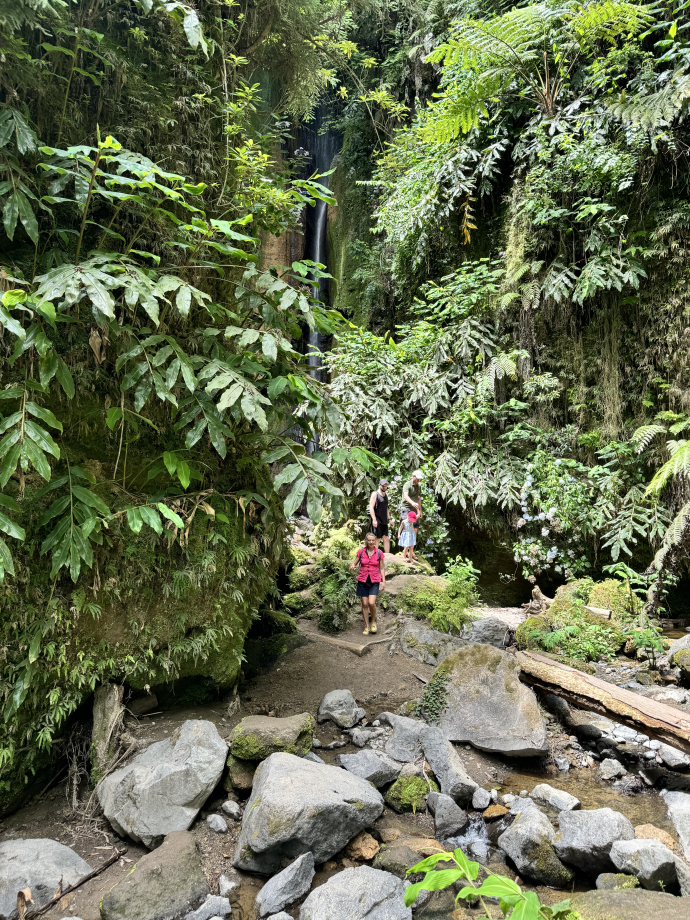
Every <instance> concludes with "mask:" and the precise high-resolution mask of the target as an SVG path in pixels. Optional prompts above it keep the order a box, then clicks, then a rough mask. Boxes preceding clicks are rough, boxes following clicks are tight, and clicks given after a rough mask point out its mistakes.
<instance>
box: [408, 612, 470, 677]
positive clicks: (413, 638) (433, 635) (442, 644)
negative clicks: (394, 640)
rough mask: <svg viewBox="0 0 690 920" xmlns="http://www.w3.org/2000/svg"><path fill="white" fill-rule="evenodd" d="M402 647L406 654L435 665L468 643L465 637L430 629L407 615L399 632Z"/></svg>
mask: <svg viewBox="0 0 690 920" xmlns="http://www.w3.org/2000/svg"><path fill="white" fill-rule="evenodd" d="M399 638H400V647H401V648H402V650H403V652H405V654H406V655H409V656H410V657H411V658H414V659H416V660H417V661H420V662H421V663H422V664H430V665H433V666H434V667H435V666H436V665H439V664H440V663H441V662H442V661H444V660H445V659H446V658H447V657H448V655H450V654H451V653H452V652H456V651H457V650H458V649H460V648H463V646H465V645H467V642H466V641H465V640H464V639H459V638H456V637H455V636H449V635H448V634H447V633H442V632H438V631H437V630H435V629H429V628H428V627H426V626H424V624H423V623H422V622H420V621H419V620H413V619H412V618H411V617H405V618H403V620H402V624H401V627H400V632H399Z"/></svg>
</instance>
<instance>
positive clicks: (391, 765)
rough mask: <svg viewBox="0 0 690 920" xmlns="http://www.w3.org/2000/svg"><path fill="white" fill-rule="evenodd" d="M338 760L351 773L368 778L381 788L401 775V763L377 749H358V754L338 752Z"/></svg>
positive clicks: (368, 780)
mask: <svg viewBox="0 0 690 920" xmlns="http://www.w3.org/2000/svg"><path fill="white" fill-rule="evenodd" d="M336 762H337V763H339V764H340V766H341V767H345V769H346V770H349V772H350V773H354V775H355V776H359V777H360V778H361V779H365V780H367V782H370V783H371V784H372V785H374V786H376V788H377V789H379V788H380V787H381V786H387V785H388V783H392V782H394V781H395V780H396V779H397V778H398V776H399V775H400V764H399V763H398V762H397V761H396V760H392V759H391V758H390V757H386V755H385V754H383V753H379V752H377V751H367V750H364V751H357V753H356V754H338V756H337V757H336Z"/></svg>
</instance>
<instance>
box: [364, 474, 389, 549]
mask: <svg viewBox="0 0 690 920" xmlns="http://www.w3.org/2000/svg"><path fill="white" fill-rule="evenodd" d="M369 517H370V518H371V530H370V533H373V534H374V536H375V537H378V539H379V540H380V539H381V538H382V537H383V551H384V553H390V551H391V541H390V538H389V536H388V522H389V521H390V519H391V513H390V511H389V510H388V481H387V480H386V479H382V480H380V482H379V487H378V489H377V490H376V491H375V492H372V493H371V498H370V499H369Z"/></svg>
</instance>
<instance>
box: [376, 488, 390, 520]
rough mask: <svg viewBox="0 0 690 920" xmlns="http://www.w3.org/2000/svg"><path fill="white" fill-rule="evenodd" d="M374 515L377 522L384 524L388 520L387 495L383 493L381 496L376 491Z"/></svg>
mask: <svg viewBox="0 0 690 920" xmlns="http://www.w3.org/2000/svg"><path fill="white" fill-rule="evenodd" d="M374 517H375V518H376V520H377V521H378V522H379V524H385V523H386V521H387V520H388V496H387V495H384V496H383V498H381V496H380V495H379V493H378V490H377V492H376V501H375V502H374Z"/></svg>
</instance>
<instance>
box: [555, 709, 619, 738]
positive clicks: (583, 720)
mask: <svg viewBox="0 0 690 920" xmlns="http://www.w3.org/2000/svg"><path fill="white" fill-rule="evenodd" d="M566 724H567V725H568V727H569V728H570V729H571V730H572V731H574V732H576V733H577V734H578V735H582V736H583V737H585V738H588V739H590V740H591V741H598V740H599V739H600V738H611V739H613V731H614V729H615V727H616V723H615V722H613V721H612V720H611V719H607V718H606V716H601V715H598V713H596V712H585V711H584V710H582V709H574V708H573V707H572V706H571V707H570V715H569V716H568V718H567V719H566Z"/></svg>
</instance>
